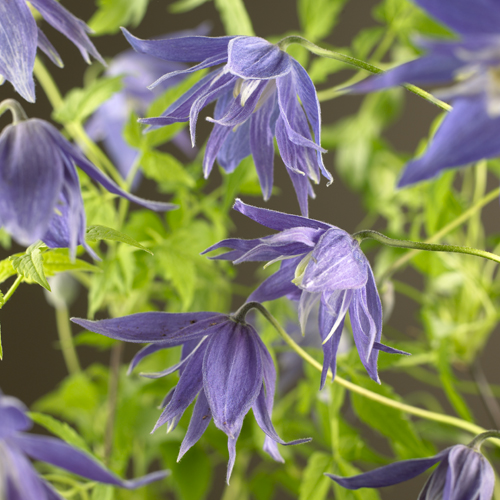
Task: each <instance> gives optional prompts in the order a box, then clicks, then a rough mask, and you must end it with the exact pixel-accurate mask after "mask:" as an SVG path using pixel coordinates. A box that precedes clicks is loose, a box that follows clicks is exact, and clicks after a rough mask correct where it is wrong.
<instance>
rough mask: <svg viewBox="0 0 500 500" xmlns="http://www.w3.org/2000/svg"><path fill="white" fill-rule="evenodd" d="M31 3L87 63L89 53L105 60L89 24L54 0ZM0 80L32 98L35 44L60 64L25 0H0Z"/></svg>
mask: <svg viewBox="0 0 500 500" xmlns="http://www.w3.org/2000/svg"><path fill="white" fill-rule="evenodd" d="M29 4H30V5H31V6H32V7H34V8H35V9H36V10H37V11H38V12H39V13H40V14H41V15H42V17H43V18H44V19H45V21H47V22H48V23H49V24H50V25H51V26H52V27H53V28H55V29H56V30H57V31H59V32H60V33H62V34H63V35H64V36H65V37H67V38H68V39H69V40H70V41H71V42H73V43H74V44H75V45H76V46H77V48H78V50H79V51H80V53H81V54H82V56H83V58H84V59H85V61H86V62H87V63H89V64H90V56H93V57H94V58H95V59H97V60H98V61H100V62H101V63H102V64H104V65H105V64H106V63H105V62H104V59H103V58H102V57H101V56H100V54H99V52H97V49H96V48H95V47H94V44H93V43H92V42H91V41H90V39H89V37H88V33H90V32H91V30H90V28H89V27H88V26H87V25H86V24H85V23H84V22H83V21H81V20H80V19H78V18H76V17H75V16H74V15H73V14H71V13H70V12H68V11H67V10H66V9H65V8H64V7H63V6H62V5H61V4H60V3H59V2H57V1H56V0H30V2H29ZM0 47H2V50H1V51H0V80H2V79H5V80H8V81H9V82H10V83H12V85H13V86H14V88H15V89H16V92H18V93H19V94H21V96H23V97H24V99H26V100H27V101H29V102H35V83H34V81H33V67H34V65H35V57H36V51H37V47H38V48H39V49H40V50H42V51H43V52H44V53H45V54H46V55H47V56H48V57H49V59H50V60H51V61H52V62H53V63H54V64H56V65H57V66H59V67H61V68H62V67H63V66H64V64H63V62H62V59H61V57H60V56H59V54H58V53H57V51H56V49H55V48H54V46H53V45H52V44H51V43H50V41H49V39H48V38H47V37H46V36H45V35H44V33H43V31H42V30H41V29H40V28H38V27H37V24H36V21H35V19H34V17H33V13H32V11H31V10H30V7H29V6H28V2H27V1H26V0H9V1H2V2H0Z"/></svg>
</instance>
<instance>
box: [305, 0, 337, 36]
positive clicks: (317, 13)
mask: <svg viewBox="0 0 500 500" xmlns="http://www.w3.org/2000/svg"><path fill="white" fill-rule="evenodd" d="M345 2H346V0H299V2H298V10H299V18H300V21H301V25H302V30H303V31H304V36H305V37H306V38H307V39H308V40H311V41H312V42H315V41H318V40H321V39H323V38H325V37H326V36H327V35H329V34H330V33H331V32H332V31H333V28H334V27H335V24H336V23H337V17H338V15H339V13H340V11H341V10H342V7H343V6H344V4H345Z"/></svg>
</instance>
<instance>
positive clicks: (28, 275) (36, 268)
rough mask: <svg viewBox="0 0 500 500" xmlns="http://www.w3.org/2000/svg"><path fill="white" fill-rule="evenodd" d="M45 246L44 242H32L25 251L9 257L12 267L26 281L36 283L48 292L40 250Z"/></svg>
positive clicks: (48, 287)
mask: <svg viewBox="0 0 500 500" xmlns="http://www.w3.org/2000/svg"><path fill="white" fill-rule="evenodd" d="M46 248H47V247H46V246H45V244H44V243H41V242H39V243H34V244H33V245H31V246H30V247H28V248H27V249H26V253H24V254H17V255H13V256H12V257H10V261H11V263H12V267H13V268H14V269H15V270H16V272H17V273H18V274H19V275H21V276H22V277H23V278H24V279H25V280H27V281H28V282H29V281H31V282H34V283H38V284H39V285H40V286H43V288H45V289H46V290H48V291H49V292H50V286H49V283H48V282H47V278H46V277H45V271H44V269H43V257H42V250H45V249H46Z"/></svg>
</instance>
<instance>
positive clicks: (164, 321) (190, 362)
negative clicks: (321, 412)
mask: <svg viewBox="0 0 500 500" xmlns="http://www.w3.org/2000/svg"><path fill="white" fill-rule="evenodd" d="M243 316H244V314H243ZM72 321H73V322H74V323H77V324H78V325H80V326H83V327H84V328H86V329H87V330H90V331H93V332H97V333H100V334H102V335H106V336H107V337H111V338H114V339H118V340H123V341H126V342H136V343H140V342H151V344H150V345H149V346H146V347H145V348H143V349H142V350H141V351H140V352H139V353H138V354H137V355H136V356H135V358H134V359H133V361H132V364H131V366H130V368H131V369H132V368H133V367H134V366H136V365H137V363H139V361H140V360H141V359H143V358H144V357H146V356H148V355H150V354H152V353H153V352H156V351H158V350H160V349H167V348H169V347H174V346H179V345H182V355H181V360H180V361H179V363H177V364H176V365H174V366H171V367H170V368H167V369H166V370H164V371H162V372H159V373H150V374H143V375H144V376H146V377H149V378H159V377H164V376H166V375H169V374H171V373H174V372H175V371H177V370H178V371H179V375H180V378H179V382H178V383H177V385H176V386H175V388H174V389H172V391H171V392H169V393H168V394H167V396H166V397H165V399H164V402H163V405H162V406H163V407H164V409H163V412H162V414H161V415H160V418H159V419H158V422H157V423H156V426H155V429H154V430H156V429H157V428H158V427H160V426H162V425H164V424H167V426H168V429H169V430H171V429H173V428H175V427H176V426H177V423H178V422H179V420H180V418H181V417H182V415H183V413H184V411H185V410H186V408H187V407H188V406H189V405H190V404H191V403H192V402H193V401H194V399H195V398H196V397H197V399H196V404H195V406H194V410H193V415H192V417H191V422H190V424H189V428H188V430H187V433H186V436H185V437H184V440H183V442H182V445H181V449H180V452H179V458H178V460H180V459H181V458H182V456H183V455H184V454H185V453H186V452H187V451H188V450H189V448H191V447H192V446H193V445H194V444H195V443H196V442H197V441H198V440H199V439H200V437H201V436H202V434H203V433H204V432H205V430H206V428H207V427H208V424H209V423H210V420H211V419H212V418H213V421H214V423H215V425H216V426H217V427H218V428H219V429H221V430H222V431H223V432H225V433H226V434H227V436H228V449H229V463H228V468H227V481H228V482H229V478H230V476H231V472H232V469H233V466H234V461H235V457H236V441H237V439H238V436H239V435H240V431H241V427H242V425H243V419H244V418H245V415H246V414H247V413H248V411H249V410H250V408H252V409H253V413H254V416H255V419H256V420H257V423H258V425H259V427H260V428H261V429H262V430H263V431H264V433H265V434H266V439H265V441H264V450H265V451H266V452H267V453H268V454H269V455H270V456H271V457H272V458H273V459H274V460H276V461H280V462H283V458H282V457H281V455H280V453H279V451H278V447H277V443H279V444H282V445H292V444H301V443H305V442H308V441H310V439H298V440H296V441H291V442H285V441H283V440H282V439H281V438H280V437H279V436H278V434H277V433H276V430H275V429H274V426H273V424H272V422H271V414H272V410H273V404H274V392H275V385H276V370H275V368H274V364H273V360H272V358H271V355H270V353H269V351H268V350H267V348H266V346H265V345H264V343H263V342H262V340H261V339H260V337H259V335H258V333H257V332H256V331H255V329H254V327H253V326H251V325H249V324H248V323H246V322H245V321H244V318H243V317H242V314H239V313H238V312H237V313H236V314H235V315H232V316H231V315H226V314H220V313H212V312H197V313H163V312H149V313H139V314H132V315H131V316H124V317H122V318H115V319H105V320H101V321H90V320H85V319H78V318H73V319H72Z"/></svg>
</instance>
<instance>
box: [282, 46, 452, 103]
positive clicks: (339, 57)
mask: <svg viewBox="0 0 500 500" xmlns="http://www.w3.org/2000/svg"><path fill="white" fill-rule="evenodd" d="M293 43H297V44H299V45H302V47H305V48H306V49H307V50H309V51H310V52H312V53H313V54H316V55H317V56H321V57H327V58H329V59H335V60H336V61H342V62H344V63H346V64H350V65H351V66H355V67H356V68H359V69H364V70H366V71H369V72H370V73H373V74H380V73H384V71H383V70H382V69H380V68H377V66H373V64H370V63H367V62H365V61H362V60H361V59H356V58H355V57H351V56H347V55H345V54H341V53H340V52H334V51H333V50H328V49H323V48H321V47H318V45H316V44H314V43H312V42H310V41H309V40H306V39H305V38H303V37H301V36H287V37H286V38H283V40H281V41H280V42H279V43H278V46H279V47H280V49H281V50H286V48H287V47H288V46H289V45H291V44H293ZM403 87H404V88H405V89H406V90H409V91H410V92H412V93H414V94H416V95H418V96H419V97H421V98H422V99H425V100H426V101H428V102H430V103H431V104H434V105H435V106H437V107H439V108H441V109H444V110H445V111H451V109H452V107H451V106H450V105H449V104H447V103H445V102H443V101H441V100H439V99H437V98H436V97H434V96H433V95H432V94H430V93H429V92H426V91H425V90H422V89H421V88H419V87H417V86H415V85H411V84H404V85H403Z"/></svg>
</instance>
